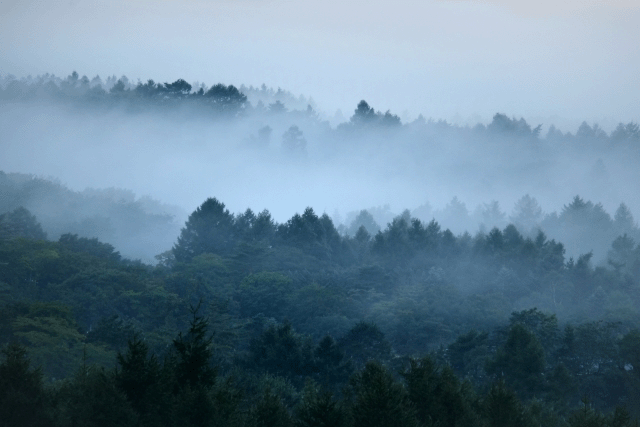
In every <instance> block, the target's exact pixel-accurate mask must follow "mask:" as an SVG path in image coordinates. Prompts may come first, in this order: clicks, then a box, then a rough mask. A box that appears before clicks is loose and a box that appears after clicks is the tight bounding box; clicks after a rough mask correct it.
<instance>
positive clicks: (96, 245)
mask: <svg viewBox="0 0 640 427" xmlns="http://www.w3.org/2000/svg"><path fill="white" fill-rule="evenodd" d="M58 242H60V245H61V246H62V247H64V248H66V249H68V250H70V251H72V252H83V253H85V254H88V255H92V256H95V257H96V258H102V259H105V260H110V261H120V259H121V257H120V253H119V252H116V250H115V248H114V247H113V246H112V245H110V244H108V243H102V242H100V241H99V240H98V239H97V238H95V237H94V238H92V239H89V238H86V237H78V235H77V234H70V233H67V234H63V235H62V236H60V239H58Z"/></svg>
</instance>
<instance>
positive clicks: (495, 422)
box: [484, 380, 532, 427]
mask: <svg viewBox="0 0 640 427" xmlns="http://www.w3.org/2000/svg"><path fill="white" fill-rule="evenodd" d="M484 407H485V413H486V418H487V421H488V424H489V425H490V426H491V427H528V426H532V424H531V420H530V418H529V417H528V416H527V413H526V410H525V407H524V406H523V405H522V403H521V402H520V401H519V400H518V397H517V396H516V394H515V393H514V392H513V391H511V390H510V389H508V388H507V386H506V384H505V382H504V381H503V380H499V381H498V382H496V383H494V384H493V385H492V386H491V389H490V390H489V393H488V394H487V397H486V399H485V404H484Z"/></svg>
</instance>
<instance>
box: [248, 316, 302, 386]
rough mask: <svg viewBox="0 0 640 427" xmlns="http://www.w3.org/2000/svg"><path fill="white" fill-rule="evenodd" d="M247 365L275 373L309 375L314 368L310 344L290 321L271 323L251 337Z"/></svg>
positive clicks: (292, 375) (290, 375)
mask: <svg viewBox="0 0 640 427" xmlns="http://www.w3.org/2000/svg"><path fill="white" fill-rule="evenodd" d="M250 365H251V366H254V367H257V368H261V369H265V370H267V371H268V372H270V373H272V374H276V375H283V376H289V377H295V376H298V375H310V374H311V373H312V372H313V370H314V366H313V365H314V363H313V353H312V348H311V345H310V343H309V342H308V340H305V339H304V337H302V336H300V335H298V334H296V333H295V332H294V331H293V328H292V326H291V324H290V323H288V322H287V323H284V324H282V325H278V326H276V325H271V326H269V327H268V328H267V329H266V330H265V331H264V332H263V333H262V334H261V335H260V337H259V338H257V339H254V340H252V341H251V345H250Z"/></svg>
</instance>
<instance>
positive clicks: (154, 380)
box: [115, 335, 162, 418]
mask: <svg viewBox="0 0 640 427" xmlns="http://www.w3.org/2000/svg"><path fill="white" fill-rule="evenodd" d="M117 358H118V369H117V370H116V375H115V381H116V385H117V387H118V388H119V389H120V390H122V391H123V392H124V394H125V395H126V396H127V400H128V401H129V403H130V404H131V407H132V408H133V409H134V410H135V411H136V412H137V413H138V414H139V415H140V416H141V417H142V418H144V417H146V416H147V415H155V414H153V413H154V412H155V413H158V412H161V410H162V408H161V406H159V405H160V404H161V402H162V396H161V391H160V388H161V383H160V382H161V369H160V364H159V363H158V360H157V358H156V356H155V355H153V354H152V355H150V354H149V347H148V346H147V345H146V344H145V343H144V341H142V339H141V338H140V336H138V335H134V336H133V337H132V338H131V339H130V340H129V343H128V348H127V352H126V353H125V354H122V353H118V357H117Z"/></svg>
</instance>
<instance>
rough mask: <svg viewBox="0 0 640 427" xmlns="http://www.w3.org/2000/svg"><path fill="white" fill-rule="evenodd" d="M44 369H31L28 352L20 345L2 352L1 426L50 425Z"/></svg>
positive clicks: (0, 381) (0, 371)
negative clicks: (44, 384)
mask: <svg viewBox="0 0 640 427" xmlns="http://www.w3.org/2000/svg"><path fill="white" fill-rule="evenodd" d="M47 406H48V402H47V401H46V397H45V393H44V388H43V384H42V372H41V371H40V369H37V368H36V369H33V368H31V367H30V360H29V358H28V357H27V351H26V349H25V348H24V347H23V346H21V345H19V344H18V343H15V342H13V343H10V344H9V345H7V346H5V347H3V348H2V363H0V426H2V427H14V426H15V427H22V426H33V427H37V426H48V425H50V420H49V416H48V415H49V414H48V413H47Z"/></svg>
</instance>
